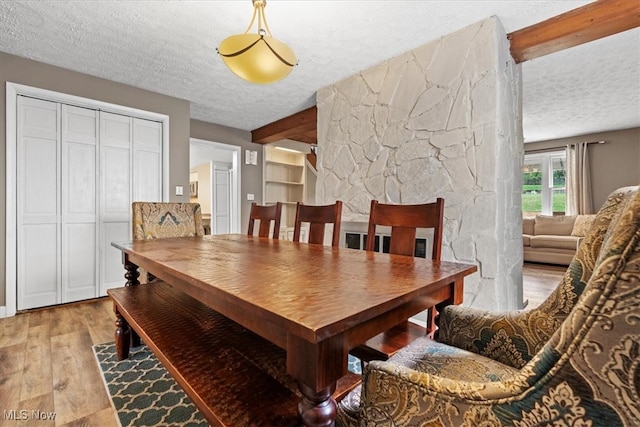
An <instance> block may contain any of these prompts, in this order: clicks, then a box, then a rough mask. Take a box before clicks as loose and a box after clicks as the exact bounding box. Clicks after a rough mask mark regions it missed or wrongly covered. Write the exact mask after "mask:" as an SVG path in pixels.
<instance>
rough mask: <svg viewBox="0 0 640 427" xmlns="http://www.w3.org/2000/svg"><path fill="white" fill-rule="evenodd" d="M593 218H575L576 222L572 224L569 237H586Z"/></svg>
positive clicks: (579, 216)
mask: <svg viewBox="0 0 640 427" xmlns="http://www.w3.org/2000/svg"><path fill="white" fill-rule="evenodd" d="M595 218H596V216H595V215H578V216H577V217H576V222H574V223H573V230H572V231H571V235H572V236H574V237H584V236H586V235H587V232H588V231H589V229H590V228H591V224H593V220H594V219H595Z"/></svg>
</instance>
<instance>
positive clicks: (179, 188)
mask: <svg viewBox="0 0 640 427" xmlns="http://www.w3.org/2000/svg"><path fill="white" fill-rule="evenodd" d="M183 191H184V190H183V189H182V185H176V196H182V194H183Z"/></svg>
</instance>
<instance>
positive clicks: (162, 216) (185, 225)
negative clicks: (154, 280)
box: [131, 202, 204, 283]
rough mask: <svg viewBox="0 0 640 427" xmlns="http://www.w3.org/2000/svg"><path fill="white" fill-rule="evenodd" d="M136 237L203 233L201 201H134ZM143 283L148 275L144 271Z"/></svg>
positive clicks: (143, 238)
mask: <svg viewBox="0 0 640 427" xmlns="http://www.w3.org/2000/svg"><path fill="white" fill-rule="evenodd" d="M131 211H132V228H133V230H132V232H133V240H149V239H162V238H167V237H190V236H204V227H203V225H202V212H201V210H200V204H198V203H165V202H133V203H132V204H131ZM140 276H141V277H140V281H141V283H145V282H146V281H147V280H148V278H147V275H146V274H145V273H144V272H141V275H140Z"/></svg>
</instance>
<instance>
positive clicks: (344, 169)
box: [316, 17, 523, 309]
mask: <svg viewBox="0 0 640 427" xmlns="http://www.w3.org/2000/svg"><path fill="white" fill-rule="evenodd" d="M520 94H521V84H520V68H519V67H518V66H516V65H515V63H514V61H513V59H512V58H511V55H510V54H509V44H508V41H507V39H506V34H505V31H504V29H503V28H502V25H501V23H500V21H499V20H498V19H497V18H495V17H492V18H489V19H486V20H484V21H482V22H479V23H477V24H474V25H471V26H469V27H467V28H464V29H462V30H460V31H457V32H455V33H453V34H450V35H448V36H445V37H443V38H441V39H439V40H437V41H434V42H432V43H429V44H427V45H424V46H421V47H418V48H416V49H414V50H412V51H410V52H407V53H405V54H402V55H400V56H398V57H395V58H391V59H389V60H387V61H385V62H384V63H382V64H379V65H377V66H374V67H372V68H370V69H367V70H364V71H362V72H361V73H359V74H357V75H354V76H351V77H349V78H347V79H345V80H342V81H340V82H338V83H336V84H334V85H331V86H328V87H325V88H323V89H321V90H320V91H319V92H318V94H317V105H318V152H319V161H318V181H317V186H316V197H317V200H316V201H317V202H318V203H332V202H334V201H335V200H342V201H343V202H344V211H343V217H342V218H343V221H347V222H367V221H368V214H369V206H370V202H371V200H372V199H377V200H379V201H381V202H384V203H403V204H411V203H425V202H431V201H434V200H435V199H436V197H443V198H444V199H445V232H444V244H443V259H444V260H450V261H460V262H468V263H473V264H476V265H478V267H479V273H477V274H474V275H473V276H470V277H469V278H467V280H466V281H465V305H470V306H477V307H482V308H488V309H515V308H519V307H520V305H521V303H522V275H521V271H522V267H521V266H522V241H521V239H522V228H521V216H522V215H521V208H520V206H521V201H520V200H521V199H520V194H521V170H522V169H521V168H522V157H523V141H522V129H521V101H520Z"/></svg>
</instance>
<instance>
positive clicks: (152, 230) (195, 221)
mask: <svg viewBox="0 0 640 427" xmlns="http://www.w3.org/2000/svg"><path fill="white" fill-rule="evenodd" d="M131 207H132V212H133V221H132V224H133V240H147V239H161V238H166V237H189V236H203V235H204V228H203V226H202V212H201V211H200V204H198V203H160V202H133V203H132V205H131Z"/></svg>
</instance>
